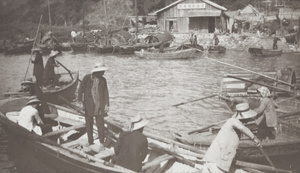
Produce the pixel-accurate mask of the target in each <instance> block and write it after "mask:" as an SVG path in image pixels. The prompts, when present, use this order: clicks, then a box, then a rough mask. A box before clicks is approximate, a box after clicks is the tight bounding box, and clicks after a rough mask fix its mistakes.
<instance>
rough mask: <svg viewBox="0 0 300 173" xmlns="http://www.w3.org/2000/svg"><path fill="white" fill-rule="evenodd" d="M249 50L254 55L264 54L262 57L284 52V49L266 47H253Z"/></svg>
mask: <svg viewBox="0 0 300 173" xmlns="http://www.w3.org/2000/svg"><path fill="white" fill-rule="evenodd" d="M248 52H249V53H250V54H251V55H253V56H262V57H267V56H279V55H281V54H282V49H281V50H275V49H264V48H254V47H251V48H249V49H248Z"/></svg>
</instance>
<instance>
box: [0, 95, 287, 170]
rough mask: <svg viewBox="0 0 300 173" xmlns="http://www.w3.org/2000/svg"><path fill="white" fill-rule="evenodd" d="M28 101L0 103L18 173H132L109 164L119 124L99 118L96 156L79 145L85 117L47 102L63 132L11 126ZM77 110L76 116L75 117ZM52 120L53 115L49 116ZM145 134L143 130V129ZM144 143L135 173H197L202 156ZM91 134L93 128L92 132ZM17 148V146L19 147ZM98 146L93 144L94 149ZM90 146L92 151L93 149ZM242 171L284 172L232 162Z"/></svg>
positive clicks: (154, 140) (154, 141)
mask: <svg viewBox="0 0 300 173" xmlns="http://www.w3.org/2000/svg"><path fill="white" fill-rule="evenodd" d="M27 101H28V98H26V97H23V98H10V99H6V100H1V101H0V123H1V124H2V125H3V126H4V127H5V130H6V132H7V133H8V144H9V145H8V147H9V150H10V151H12V152H13V153H12V156H13V157H14V159H15V162H16V163H17V164H16V167H17V169H18V170H22V171H24V172H72V173H77V172H78V173H81V172H85V173H96V172H107V173H110V172H114V173H117V172H129V173H130V172H134V171H131V170H129V169H126V168H124V167H121V166H118V165H115V164H113V163H111V162H110V160H111V159H112V157H113V156H114V150H113V145H114V144H115V142H116V140H117V137H118V134H119V132H121V131H124V130H125V128H124V126H122V125H120V124H118V123H116V122H115V121H113V120H110V119H109V117H106V118H105V124H106V125H105V126H106V137H107V140H106V141H105V143H106V148H105V150H104V151H101V152H98V151H96V150H95V148H97V147H98V148H99V143H97V141H98V139H95V141H94V143H95V145H90V146H88V145H85V144H86V143H87V135H86V133H85V128H84V127H85V121H84V120H85V119H84V117H83V116H82V115H81V114H83V113H82V112H81V111H80V110H76V109H75V108H74V109H73V108H72V109H69V108H66V107H62V106H58V105H54V104H50V103H49V106H50V110H51V111H52V113H55V114H57V116H56V118H55V119H51V121H53V122H56V123H57V122H59V123H60V124H61V125H62V126H63V127H64V128H62V129H59V130H57V131H53V132H48V133H46V134H43V135H42V136H39V135H36V134H35V133H33V132H29V131H27V130H26V129H24V128H23V127H21V126H19V125H18V124H17V123H16V120H17V117H18V114H19V113H18V111H20V110H21V108H22V107H23V106H24V105H25V104H26V103H27ZM79 112H80V113H79ZM53 118H54V117H53ZM144 131H145V130H144ZM144 134H145V136H146V137H147V139H148V154H147V157H146V159H145V160H144V162H143V166H142V171H141V172H158V173H162V172H201V169H202V166H203V162H202V161H201V160H199V158H203V154H204V153H203V152H202V151H201V150H199V149H198V148H194V147H190V146H188V145H184V144H181V143H178V142H175V141H172V140H168V139H166V138H163V137H160V136H156V135H154V134H152V133H147V132H144ZM94 135H96V136H97V130H94ZM20 144H22V145H20ZM97 145H98V146H97ZM95 146H96V147H95ZM235 164H236V165H239V167H241V168H243V169H254V168H255V169H263V170H268V171H270V172H274V171H277V172H288V171H286V170H281V169H277V168H274V167H270V166H266V165H260V164H253V163H251V164H249V163H247V162H242V161H235Z"/></svg>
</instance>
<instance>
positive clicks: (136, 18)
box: [134, 0, 139, 38]
mask: <svg viewBox="0 0 300 173" xmlns="http://www.w3.org/2000/svg"><path fill="white" fill-rule="evenodd" d="M134 12H135V38H137V32H138V20H139V19H138V15H137V0H135V3H134Z"/></svg>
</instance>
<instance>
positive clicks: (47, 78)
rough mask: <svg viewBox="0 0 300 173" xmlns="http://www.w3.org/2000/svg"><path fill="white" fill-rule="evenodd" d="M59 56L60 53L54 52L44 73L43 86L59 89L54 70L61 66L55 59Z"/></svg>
mask: <svg viewBox="0 0 300 173" xmlns="http://www.w3.org/2000/svg"><path fill="white" fill-rule="evenodd" d="M58 54H59V52H58V51H54V50H52V51H51V53H50V55H49V59H48V61H47V63H46V66H45V69H44V73H43V86H45V87H46V86H51V87H54V86H55V87H58V84H59V82H58V77H57V75H56V74H55V71H54V68H55V67H58V66H59V64H58V63H56V61H55V58H56V56H57V55H58Z"/></svg>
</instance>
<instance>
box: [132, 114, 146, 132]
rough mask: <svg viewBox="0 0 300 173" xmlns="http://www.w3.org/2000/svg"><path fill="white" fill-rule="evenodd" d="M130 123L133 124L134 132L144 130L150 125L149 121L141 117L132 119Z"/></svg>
mask: <svg viewBox="0 0 300 173" xmlns="http://www.w3.org/2000/svg"><path fill="white" fill-rule="evenodd" d="M130 121H131V124H132V128H131V130H132V131H134V130H138V129H140V128H143V127H145V126H146V125H147V124H148V123H149V121H148V120H145V119H143V118H142V116H141V115H137V116H135V117H133V118H131V120H130Z"/></svg>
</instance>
